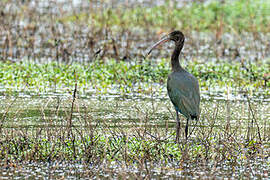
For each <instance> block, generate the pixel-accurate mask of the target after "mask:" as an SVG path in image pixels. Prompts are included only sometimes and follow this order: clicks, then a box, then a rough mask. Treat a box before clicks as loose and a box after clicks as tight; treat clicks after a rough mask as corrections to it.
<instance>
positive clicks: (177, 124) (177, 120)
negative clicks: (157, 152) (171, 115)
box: [175, 110, 180, 143]
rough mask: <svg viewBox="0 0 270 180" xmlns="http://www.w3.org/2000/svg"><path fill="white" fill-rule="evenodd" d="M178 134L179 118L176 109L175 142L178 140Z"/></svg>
mask: <svg viewBox="0 0 270 180" xmlns="http://www.w3.org/2000/svg"><path fill="white" fill-rule="evenodd" d="M179 135H180V120H179V114H178V111H177V110H176V139H175V141H176V143H178V142H179Z"/></svg>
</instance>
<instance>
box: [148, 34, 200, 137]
mask: <svg viewBox="0 0 270 180" xmlns="http://www.w3.org/2000/svg"><path fill="white" fill-rule="evenodd" d="M167 41H174V43H175V48H174V51H173V54H172V56H171V67H172V73H171V74H170V75H169V76H168V80H167V90H168V95H169V97H170V99H171V101H172V103H173V105H174V107H175V110H176V123H177V125H176V142H179V134H180V120H179V115H178V113H179V112H180V113H181V114H183V115H184V116H185V117H186V118H187V123H186V128H185V135H186V139H187V137H188V122H189V120H190V119H196V120H198V119H199V114H200V110H199V106H200V90H199V83H198V80H197V79H196V78H195V77H194V76H193V75H192V74H190V73H189V72H187V71H186V70H185V69H183V68H182V67H181V65H180V63H179V54H180V52H181V50H182V48H183V46H184V42H185V37H184V34H183V33H182V32H180V31H173V32H171V33H170V34H168V35H166V36H164V37H163V38H162V39H161V40H160V41H158V42H157V43H155V44H154V45H153V46H152V47H151V49H150V51H149V52H148V54H147V55H149V54H150V53H151V51H152V50H153V49H154V48H155V47H157V46H158V45H159V44H162V43H164V42H167Z"/></svg>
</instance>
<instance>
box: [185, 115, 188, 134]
mask: <svg viewBox="0 0 270 180" xmlns="http://www.w3.org/2000/svg"><path fill="white" fill-rule="evenodd" d="M188 120H189V118H187V124H186V129H185V134H186V139H187V136H188Z"/></svg>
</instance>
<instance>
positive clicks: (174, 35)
mask: <svg viewBox="0 0 270 180" xmlns="http://www.w3.org/2000/svg"><path fill="white" fill-rule="evenodd" d="M168 41H174V42H175V44H176V45H183V44H184V42H185V36H184V34H183V33H182V32H181V31H173V32H171V33H169V34H167V35H165V36H163V37H162V38H161V40H159V41H158V42H156V43H155V44H154V45H153V46H152V47H151V49H150V50H149V52H148V53H147V55H149V54H150V53H151V52H152V50H153V49H154V48H155V47H157V46H158V45H160V44H163V43H165V42H168Z"/></svg>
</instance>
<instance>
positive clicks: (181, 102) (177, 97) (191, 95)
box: [167, 70, 200, 119]
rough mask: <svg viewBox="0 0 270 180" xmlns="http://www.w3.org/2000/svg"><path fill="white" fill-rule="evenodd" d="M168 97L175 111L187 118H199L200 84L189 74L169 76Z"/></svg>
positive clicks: (177, 73) (179, 72)
mask: <svg viewBox="0 0 270 180" xmlns="http://www.w3.org/2000/svg"><path fill="white" fill-rule="evenodd" d="M167 90H168V95H169V97H170V99H171V101H172V103H173V105H174V107H175V109H176V110H177V111H178V112H180V113H181V114H183V115H184V116H185V117H186V118H188V119H191V118H192V117H196V118H198V115H199V104H200V94H199V84H198V80H197V79H196V78H195V77H194V76H193V75H192V74H190V73H189V72H187V71H185V70H183V71H177V72H173V73H171V74H170V75H169V77H168V80H167Z"/></svg>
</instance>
